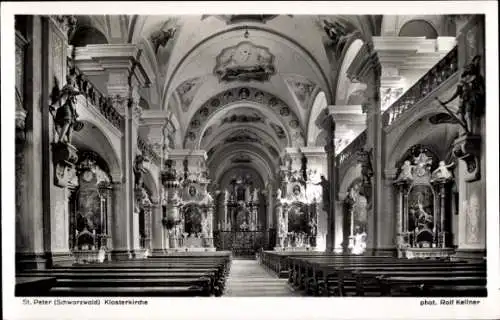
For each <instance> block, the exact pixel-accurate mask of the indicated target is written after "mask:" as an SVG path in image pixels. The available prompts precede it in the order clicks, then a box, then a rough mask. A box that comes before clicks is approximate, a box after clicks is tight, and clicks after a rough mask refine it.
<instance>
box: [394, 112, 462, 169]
mask: <svg viewBox="0 0 500 320" xmlns="http://www.w3.org/2000/svg"><path fill="white" fill-rule="evenodd" d="M431 114H432V113H431ZM428 118H429V115H428V116H426V117H423V118H419V119H417V120H415V121H413V122H412V123H411V124H410V125H408V126H406V127H405V130H404V131H403V132H402V133H401V134H400V135H399V136H398V137H397V140H396V139H394V140H392V139H391V140H392V141H393V142H391V143H390V144H388V145H387V153H386V154H387V155H388V158H387V161H386V169H388V170H390V169H397V167H398V163H399V160H400V159H401V157H403V155H404V153H405V152H407V150H408V149H409V148H410V147H411V146H413V145H416V144H422V145H426V146H428V147H429V149H430V150H431V151H432V152H434V154H435V155H436V157H439V158H443V159H444V158H445V157H447V156H448V154H447V152H448V150H446V148H448V147H449V146H450V145H451V144H452V141H453V139H455V138H456V136H457V135H458V128H457V126H456V125H453V124H441V125H433V124H431V123H430V122H429V120H428ZM435 160H437V159H435ZM440 160H441V159H440Z"/></svg>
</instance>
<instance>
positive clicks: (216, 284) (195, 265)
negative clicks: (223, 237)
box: [17, 255, 231, 296]
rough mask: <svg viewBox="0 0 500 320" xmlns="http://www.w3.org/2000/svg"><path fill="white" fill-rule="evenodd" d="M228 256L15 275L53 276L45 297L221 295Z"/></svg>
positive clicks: (185, 257) (115, 263)
mask: <svg viewBox="0 0 500 320" xmlns="http://www.w3.org/2000/svg"><path fill="white" fill-rule="evenodd" d="M230 262H231V257H230V255H213V256H209V255H206V256H203V258H201V259H198V255H196V256H193V255H177V256H175V257H171V256H166V257H161V258H156V259H152V260H128V261H112V262H106V263H102V264H79V265H74V266H72V267H55V268H52V269H48V270H36V271H32V272H25V273H19V274H17V277H27V278H30V277H31V278H35V277H40V276H52V277H55V279H56V283H55V284H54V286H53V287H52V289H51V290H50V292H48V293H46V296H82V295H83V296H105V295H111V296H211V295H215V296H220V295H222V293H223V290H224V285H225V279H226V275H227V273H228V270H229V267H230Z"/></svg>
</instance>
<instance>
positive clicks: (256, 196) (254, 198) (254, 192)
mask: <svg viewBox="0 0 500 320" xmlns="http://www.w3.org/2000/svg"><path fill="white" fill-rule="evenodd" d="M252 201H253V202H258V201H259V191H258V190H257V189H253V196H252Z"/></svg>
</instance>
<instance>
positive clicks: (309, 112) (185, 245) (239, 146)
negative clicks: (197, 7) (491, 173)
mask: <svg viewBox="0 0 500 320" xmlns="http://www.w3.org/2000/svg"><path fill="white" fill-rule="evenodd" d="M15 70H16V74H15V94H16V96H15V97H16V98H15V99H16V100H15V102H16V104H15V130H16V131H15V159H16V161H15V179H16V180H15V222H16V227H15V249H16V252H15V264H16V295H17V296H48V297H58V296H65V297H78V296H96V297H98V296H158V297H166V296H171V297H172V296H176V297H177V296H183V297H197V296H212V297H213V296H215V297H220V296H425V297H427V296H462V297H470V296H476V297H480V296H486V294H487V292H486V172H485V161H486V158H485V154H486V144H485V140H486V139H485V132H486V122H485V119H486V118H485V114H486V112H485V109H486V102H485V91H486V88H485V80H484V79H485V78H484V77H485V21H484V16H482V15H422V16H420V15H244V14H239V15H178V16H168V15H16V16H15Z"/></svg>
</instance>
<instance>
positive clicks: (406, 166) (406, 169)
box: [397, 160, 415, 181]
mask: <svg viewBox="0 0 500 320" xmlns="http://www.w3.org/2000/svg"><path fill="white" fill-rule="evenodd" d="M413 168H415V165H412V164H411V162H410V160H405V162H404V163H403V165H402V166H401V173H400V174H399V176H398V179H397V180H398V181H402V180H413Z"/></svg>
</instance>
